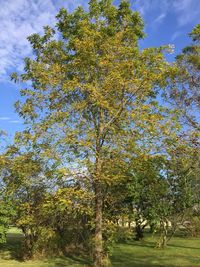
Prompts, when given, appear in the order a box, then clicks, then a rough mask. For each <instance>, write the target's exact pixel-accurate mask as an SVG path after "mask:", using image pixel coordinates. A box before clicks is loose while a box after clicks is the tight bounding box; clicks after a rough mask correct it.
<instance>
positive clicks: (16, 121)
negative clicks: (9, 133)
mask: <svg viewBox="0 0 200 267" xmlns="http://www.w3.org/2000/svg"><path fill="white" fill-rule="evenodd" d="M9 122H10V123H22V122H21V121H19V120H13V121H9Z"/></svg>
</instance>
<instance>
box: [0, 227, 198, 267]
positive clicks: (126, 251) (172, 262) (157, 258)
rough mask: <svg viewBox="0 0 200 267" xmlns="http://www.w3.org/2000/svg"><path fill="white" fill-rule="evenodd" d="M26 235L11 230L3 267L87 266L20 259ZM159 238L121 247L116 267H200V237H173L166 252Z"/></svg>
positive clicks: (0, 257)
mask: <svg viewBox="0 0 200 267" xmlns="http://www.w3.org/2000/svg"><path fill="white" fill-rule="evenodd" d="M22 238H23V235H22V234H21V232H20V231H19V230H18V229H17V228H12V229H10V231H9V233H8V242H7V244H4V245H1V246H0V266H1V267H65V266H72V267H84V266H85V267H86V266H89V265H88V264H87V263H86V262H85V261H84V260H83V259H80V258H78V257H77V258H76V257H74V258H67V257H57V258H49V259H44V260H37V261H26V262H23V261H22V260H21V257H20V253H21V241H22ZM154 246H155V238H152V237H151V236H149V235H147V237H146V238H145V239H144V241H140V242H138V241H131V242H127V243H124V244H117V245H116V246H115V248H114V250H113V253H112V256H111V262H112V265H113V267H137V266H138V267H139V266H141V267H142V266H143V267H152V266H155V267H158V266H160V267H161V266H163V267H164V266H183V267H184V266H185V267H186V266H187V267H194V266H196V267H197V266H199V267H200V238H184V237H175V238H173V239H172V240H171V241H170V243H169V245H168V247H167V248H166V249H165V250H158V249H155V248H154Z"/></svg>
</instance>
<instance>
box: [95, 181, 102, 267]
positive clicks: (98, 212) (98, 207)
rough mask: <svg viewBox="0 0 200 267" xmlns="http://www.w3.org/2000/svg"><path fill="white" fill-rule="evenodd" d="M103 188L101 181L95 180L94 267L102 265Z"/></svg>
mask: <svg viewBox="0 0 200 267" xmlns="http://www.w3.org/2000/svg"><path fill="white" fill-rule="evenodd" d="M102 257H103V240H102V188H101V183H100V182H99V181H95V236H94V267H102V266H103V265H102Z"/></svg>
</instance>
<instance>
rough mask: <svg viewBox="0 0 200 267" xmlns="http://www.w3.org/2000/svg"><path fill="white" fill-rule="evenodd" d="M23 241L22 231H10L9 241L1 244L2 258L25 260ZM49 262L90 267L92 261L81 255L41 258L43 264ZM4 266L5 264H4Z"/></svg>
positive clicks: (57, 266) (51, 266) (53, 265)
mask: <svg viewBox="0 0 200 267" xmlns="http://www.w3.org/2000/svg"><path fill="white" fill-rule="evenodd" d="M22 241H23V235H22V234H21V233H8V235H7V243H5V244H0V259H2V260H6V261H8V263H9V261H10V260H15V261H18V262H19V263H20V262H25V261H24V260H23V257H22ZM42 263H44V264H47V266H49V267H68V266H74V267H89V266H91V265H90V262H89V261H88V260H86V259H84V258H81V257H79V256H69V255H66V256H62V257H52V258H51V257H49V258H46V259H41V264H42ZM2 267H3V266H2Z"/></svg>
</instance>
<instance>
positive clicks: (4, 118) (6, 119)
mask: <svg viewBox="0 0 200 267" xmlns="http://www.w3.org/2000/svg"><path fill="white" fill-rule="evenodd" d="M0 120H1V121H8V120H10V117H0Z"/></svg>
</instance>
